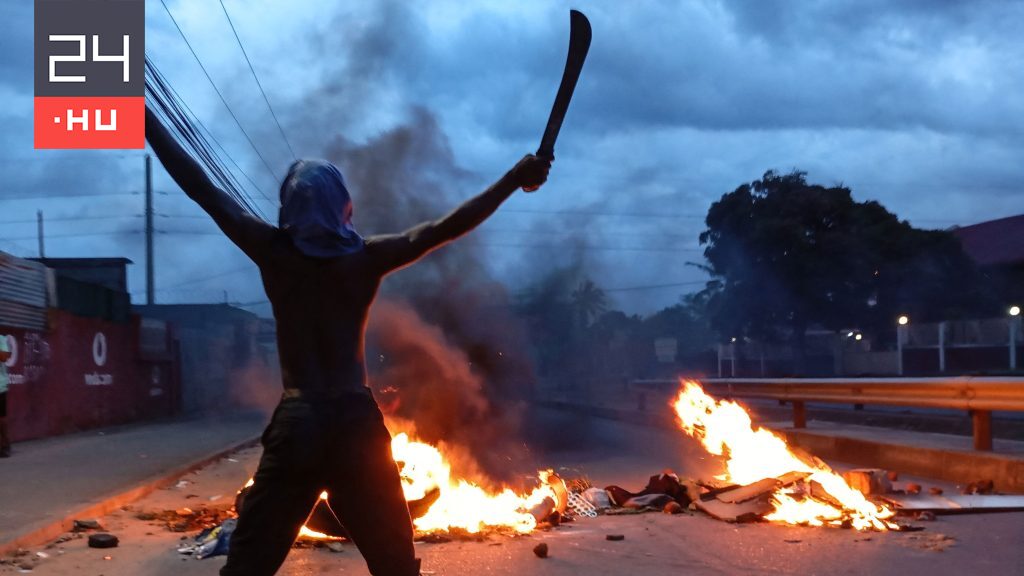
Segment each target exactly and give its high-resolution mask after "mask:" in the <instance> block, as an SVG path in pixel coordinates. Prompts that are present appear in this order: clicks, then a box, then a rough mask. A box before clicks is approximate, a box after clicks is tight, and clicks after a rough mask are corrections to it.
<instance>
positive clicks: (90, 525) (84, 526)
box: [71, 520, 103, 532]
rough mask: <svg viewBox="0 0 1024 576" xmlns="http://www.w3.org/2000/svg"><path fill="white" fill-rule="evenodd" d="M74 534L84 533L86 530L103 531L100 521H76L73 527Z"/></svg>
mask: <svg viewBox="0 0 1024 576" xmlns="http://www.w3.org/2000/svg"><path fill="white" fill-rule="evenodd" d="M71 530H72V531H73V532H84V531H86V530H103V526H102V525H101V524H100V523H99V521H98V520H75V521H74V524H73V525H72V527H71Z"/></svg>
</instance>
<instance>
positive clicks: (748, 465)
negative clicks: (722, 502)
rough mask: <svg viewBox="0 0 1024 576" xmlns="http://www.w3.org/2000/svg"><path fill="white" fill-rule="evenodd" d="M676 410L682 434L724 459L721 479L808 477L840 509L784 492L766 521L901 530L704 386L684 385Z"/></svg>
mask: <svg viewBox="0 0 1024 576" xmlns="http://www.w3.org/2000/svg"><path fill="white" fill-rule="evenodd" d="M673 408H675V411H676V415H677V416H678V422H679V425H680V427H681V428H682V429H683V431H684V432H686V433H687V434H689V435H690V436H693V437H694V438H697V439H698V440H700V441H701V443H702V444H703V445H704V448H705V449H707V451H708V452H710V453H711V454H714V455H716V456H722V457H723V458H724V459H725V468H726V472H725V474H723V475H722V476H720V477H719V478H720V479H722V480H725V481H728V482H732V483H736V484H751V483H753V482H756V481H758V480H762V479H764V478H776V477H779V476H782V475H783V474H786V473H788V472H806V473H808V474H809V476H808V477H807V478H806V480H805V483H806V484H807V485H809V486H812V485H813V484H812V483H817V484H818V485H820V486H821V487H822V488H823V489H824V490H825V492H827V493H828V495H829V496H831V497H832V499H834V500H835V501H836V502H838V503H839V504H840V505H841V508H840V507H836V506H834V505H832V504H831V503H829V502H824V501H822V500H819V499H815V498H813V497H812V496H810V495H808V494H798V493H797V492H796V491H793V490H790V489H787V488H780V489H779V490H778V491H776V492H775V493H774V494H772V498H771V501H772V504H773V505H774V506H775V509H774V511H773V512H772V513H771V514H769V515H767V516H765V519H766V520H770V521H775V522H784V523H786V524H807V525H812V526H822V525H833V526H838V525H841V524H843V523H844V522H845V521H849V522H850V524H851V525H852V526H853V527H854V528H856V529H858V530H865V529H875V530H889V529H895V528H898V527H897V525H895V524H893V523H892V522H889V521H888V519H889V518H891V517H893V516H894V514H895V513H894V512H893V511H892V510H890V509H888V508H886V507H884V506H878V505H875V504H873V503H872V502H870V501H868V500H867V499H866V498H865V497H864V495H863V494H861V493H860V492H859V491H857V490H855V489H853V488H851V487H850V486H849V484H847V483H846V480H844V479H843V477H842V476H840V475H838V474H836V473H835V472H833V471H832V470H831V469H830V468H828V466H826V465H824V464H823V463H821V462H807V461H805V460H804V459H801V458H800V457H798V456H797V455H796V454H794V453H793V452H792V451H791V450H790V449H789V447H788V446H786V442H785V441H784V440H783V439H782V438H780V437H779V436H777V435H775V434H774V433H772V432H770V431H768V430H765V429H764V428H761V427H757V428H755V427H754V425H753V423H752V422H751V420H750V415H749V414H748V413H747V411H746V410H745V409H744V408H743V407H742V406H740V405H739V404H737V403H735V402H732V401H728V400H722V401H719V400H715V399H714V398H712V397H711V396H708V395H707V394H706V393H705V392H704V390H703V388H701V386H700V384H698V383H696V382H683V389H682V390H681V391H680V392H679V396H678V397H677V398H676V400H675V402H674V403H673Z"/></svg>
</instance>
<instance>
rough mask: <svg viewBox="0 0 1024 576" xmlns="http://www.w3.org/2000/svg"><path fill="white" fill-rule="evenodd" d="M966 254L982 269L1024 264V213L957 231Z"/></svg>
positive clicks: (956, 233)
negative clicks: (984, 267)
mask: <svg viewBox="0 0 1024 576" xmlns="http://www.w3.org/2000/svg"><path fill="white" fill-rule="evenodd" d="M952 232H953V234H955V235H956V237H957V238H959V239H960V243H961V244H963V247H964V251H965V252H967V254H968V255H969V256H970V257H971V258H973V259H974V261H975V262H977V263H978V264H980V265H982V266H1002V265H1015V264H1024V214H1020V215H1018V216H1010V217H1008V218H1000V219H998V220H989V221H988V222H981V223H978V224H972V225H971V226H964V227H962V228H954V229H953V230H952Z"/></svg>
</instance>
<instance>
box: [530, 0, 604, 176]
mask: <svg viewBox="0 0 1024 576" xmlns="http://www.w3.org/2000/svg"><path fill="white" fill-rule="evenodd" d="M588 50H590V21H589V20H587V17H586V16H584V15H583V13H582V12H580V11H578V10H570V11H569V55H568V56H567V57H566V59H565V71H564V72H563V73H562V83H561V84H560V85H559V86H558V95H556V96H555V103H554V105H552V106H551V115H550V116H549V117H548V125H547V127H545V128H544V137H543V138H541V140H540V148H538V149H537V156H542V157H544V158H552V159H553V158H554V157H555V140H556V139H557V138H558V131H559V130H561V128H562V121H563V120H565V112H566V110H568V109H569V101H570V100H572V93H573V91H574V90H575V89H576V81H577V80H579V79H580V72H582V71H583V61H584V60H586V59H587V51H588ZM533 190H535V189H533ZM533 190H527V192H532V191H533Z"/></svg>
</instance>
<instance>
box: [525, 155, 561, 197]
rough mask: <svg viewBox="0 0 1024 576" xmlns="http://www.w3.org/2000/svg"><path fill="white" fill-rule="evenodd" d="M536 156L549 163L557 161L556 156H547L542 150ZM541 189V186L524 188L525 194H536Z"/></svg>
mask: <svg viewBox="0 0 1024 576" xmlns="http://www.w3.org/2000/svg"><path fill="white" fill-rule="evenodd" d="M534 156H536V157H538V158H543V159H544V160H547V161H548V163H551V162H554V161H555V155H554V154H545V153H543V152H541V151H540V150H537V153H536V154H534ZM539 189H540V186H539V185H538V186H523V192H536V191H537V190H539Z"/></svg>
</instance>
